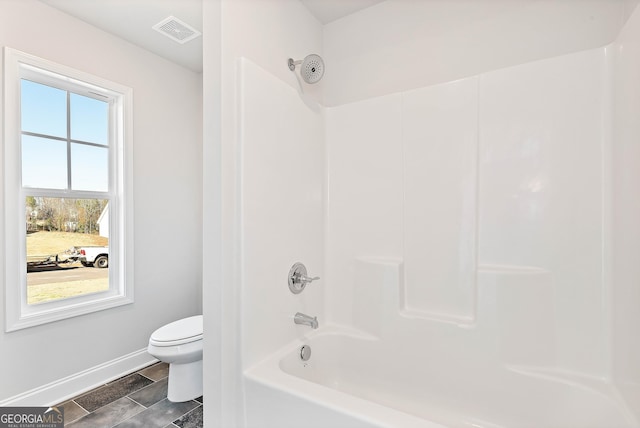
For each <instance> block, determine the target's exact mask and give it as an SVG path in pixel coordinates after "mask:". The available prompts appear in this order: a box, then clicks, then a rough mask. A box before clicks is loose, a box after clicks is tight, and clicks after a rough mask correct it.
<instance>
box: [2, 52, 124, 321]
mask: <svg viewBox="0 0 640 428" xmlns="http://www.w3.org/2000/svg"><path fill="white" fill-rule="evenodd" d="M4 79H5V106H4V115H5V135H4V146H5V147H4V154H5V158H4V168H5V169H4V171H5V177H4V178H5V184H4V186H5V187H4V213H5V269H6V275H5V295H6V301H5V304H6V316H7V320H6V330H7V331H12V330H16V329H20V328H26V327H31V326H34V325H38V324H42V323H46V322H51V321H56V320H59V319H63V318H68V317H72V316H77V315H81V314H85V313H89V312H93V311H97V310H102V309H107V308H110V307H114V306H119V305H122V304H126V303H131V302H132V301H133V281H132V276H133V275H132V268H131V266H132V254H133V248H132V242H133V240H132V236H131V235H132V234H131V233H127V230H128V229H129V228H130V225H131V223H132V218H133V211H132V209H133V204H132V199H131V197H132V192H131V189H132V183H131V165H132V163H131V152H132V151H131V144H130V141H131V131H130V129H131V99H132V91H131V89H130V88H127V87H124V86H122V85H119V84H116V83H113V82H109V81H106V80H104V79H101V78H98V77H96V76H92V75H89V74H87V73H84V72H80V71H77V70H74V69H71V68H69V67H65V66H62V65H58V64H55V63H52V62H49V61H46V60H43V59H40V58H37V57H34V56H32V55H28V54H25V53H22V52H19V51H16V50H13V49H10V48H5V69H4Z"/></svg>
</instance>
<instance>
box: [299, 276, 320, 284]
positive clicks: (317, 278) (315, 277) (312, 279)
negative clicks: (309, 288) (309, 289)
mask: <svg viewBox="0 0 640 428" xmlns="http://www.w3.org/2000/svg"><path fill="white" fill-rule="evenodd" d="M298 279H299V281H300V282H304V283H306V284H309V283H310V282H313V281H317V280H319V279H320V277H319V276H314V277H313V278H310V277H308V276H306V275H300V276H299V277H298Z"/></svg>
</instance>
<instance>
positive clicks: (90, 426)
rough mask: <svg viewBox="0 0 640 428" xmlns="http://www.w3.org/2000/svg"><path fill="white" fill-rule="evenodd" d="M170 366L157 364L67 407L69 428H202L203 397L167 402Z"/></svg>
mask: <svg viewBox="0 0 640 428" xmlns="http://www.w3.org/2000/svg"><path fill="white" fill-rule="evenodd" d="M168 375H169V366H168V365H167V364H166V363H157V364H154V365H151V366H149V367H146V368H144V369H142V370H139V371H137V372H135V373H131V374H129V375H127V376H124V377H122V378H120V379H117V380H114V381H113V382H109V383H107V384H105V385H103V386H100V387H98V388H96V389H94V390H92V391H89V392H86V393H84V394H82V395H79V396H77V397H75V398H73V399H72V400H69V401H67V402H65V403H62V404H59V406H63V407H64V420H65V423H64V426H65V427H70V428H113V427H118V428H137V427H140V428H202V397H200V398H197V399H195V400H192V401H187V402H185V403H172V402H171V401H169V400H168V399H167V379H168V378H167V376H168Z"/></svg>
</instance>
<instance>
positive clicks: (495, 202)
mask: <svg viewBox="0 0 640 428" xmlns="http://www.w3.org/2000/svg"><path fill="white" fill-rule="evenodd" d="M603 59H604V51H603V50H602V49H598V50H591V51H585V52H580V53H576V54H571V55H565V56H561V57H557V58H552V59H547V60H541V61H536V62H532V63H527V64H523V65H520V66H516V67H510V68H505V69H502V70H498V71H493V72H489V73H485V74H482V75H480V76H477V77H471V78H467V79H464V80H459V81H455V82H450V83H446V84H441V85H436V86H432V87H427V88H423V89H416V90H412V91H407V92H403V93H401V94H396V95H389V96H384V97H380V98H375V99H372V100H366V101H362V102H357V103H352V104H347V105H344V106H340V107H334V108H331V109H329V111H328V113H327V129H328V132H327V136H328V138H327V144H328V146H329V149H328V153H329V155H328V166H329V189H328V194H329V200H328V204H329V216H328V222H329V226H328V243H329V244H328V247H327V255H326V258H327V266H328V286H327V288H328V302H327V308H328V310H329V311H330V313H331V315H332V317H333V318H332V319H334V320H335V321H337V322H340V323H350V322H351V316H352V312H351V308H352V305H353V302H354V301H355V300H356V299H357V298H358V296H355V295H351V291H350V290H351V289H352V288H353V287H355V286H356V284H357V278H355V277H354V272H355V268H356V264H357V259H363V258H365V259H371V258H383V259H400V260H403V261H404V274H403V281H404V285H403V289H402V290H403V292H402V301H401V307H400V308H398V310H401V311H402V312H403V313H404V314H405V315H406V316H410V317H414V318H419V319H420V318H421V319H424V320H439V321H441V322H445V323H450V322H455V323H461V324H467V323H473V322H474V320H475V318H476V310H477V300H479V299H480V300H482V299H486V297H485V296H482V295H479V294H480V293H482V292H483V290H481V289H479V288H478V285H477V283H476V276H477V270H478V269H481V270H486V269H487V268H488V267H489V266H490V267H491V270H492V272H494V273H495V272H496V271H500V272H503V273H502V275H505V276H506V278H507V279H508V278H509V277H510V276H509V275H513V272H514V270H518V269H535V270H536V271H540V272H550V273H551V276H552V277H553V289H554V293H555V298H554V302H553V303H554V305H551V304H550V303H551V302H545V305H544V308H547V307H554V306H555V308H556V310H555V313H548V314H546V317H547V318H550V319H551V320H552V321H551V324H553V325H554V327H555V333H556V338H557V341H556V343H555V350H554V355H555V361H554V364H555V365H557V366H558V367H561V368H564V369H566V370H570V371H575V372H580V373H585V374H594V375H601V374H603V373H604V372H605V367H606V352H605V351H604V348H605V340H606V331H605V330H606V327H607V325H606V324H605V319H604V317H605V313H604V310H603V306H604V305H605V304H606V303H607V301H606V300H604V298H603V292H604V283H603V272H602V264H603V258H602V252H603V241H602V239H603V238H602V235H603V233H604V231H603V228H602V222H603V219H602V210H603V202H602V195H603V171H602V165H601V163H602V157H601V154H602V150H603V148H604V147H608V146H607V144H609V141H606V140H604V139H603V136H604V135H605V130H604V128H603V126H604V114H605V111H604V109H605V104H604V99H603V97H604V89H605V87H604V83H605V73H604V70H605V69H604V61H603ZM576 156H579V158H580V162H576ZM496 266H500V267H499V268H496ZM499 276H500V275H499ZM500 280H501V281H502V279H500ZM539 286H540V287H543V286H544V284H540V285H539ZM345 296H347V297H349V296H351V298H347V299H345ZM500 304H507V305H509V304H510V303H509V302H508V301H503V302H501V303H500ZM505 309H506V308H502V307H498V308H497V310H499V311H501V310H505ZM523 310H524V311H529V312H530V319H531V320H533V319H537V318H536V316H537V315H536V314H537V312H538V311H539V310H542V308H539V307H536V305H533V304H532V305H531V307H530V308H528V309H523ZM484 315H485V316H486V314H484ZM521 315H522V316H524V317H525V318H526V314H521ZM478 316H483V314H479V315H478ZM443 328H448V327H446V326H444V325H443ZM433 345H434V346H438V345H437V344H436V343H434V344H433ZM545 346H546V344H545ZM585 349H589V352H588V353H585V352H584V350H585Z"/></svg>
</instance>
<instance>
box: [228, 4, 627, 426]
mask: <svg viewBox="0 0 640 428" xmlns="http://www.w3.org/2000/svg"><path fill="white" fill-rule="evenodd" d="M636 40H640V14H639V13H638V12H637V11H636V13H635V14H634V15H633V16H632V17H631V19H630V20H629V22H628V23H627V24H626V26H625V28H624V29H623V30H622V32H621V33H620V36H619V37H618V39H617V40H616V42H614V43H613V44H611V45H607V46H606V47H603V48H598V49H589V50H584V51H579V52H575V53H570V54H564V55H560V56H556V57H553V58H549V59H543V60H539V61H534V62H527V63H524V64H521V65H517V66H512V67H507V68H501V69H498V70H494V71H485V72H483V73H481V74H477V75H475V76H471V77H466V78H463V79H460V80H455V81H451V82H445V83H440V84H437V85H431V86H425V87H420V88H418V89H410V90H404V91H402V92H396V93H393V94H391V95H384V96H381V97H375V98H368V99H363V100H360V101H356V102H352V103H350V104H343V105H338V106H336V107H330V108H321V107H317V106H314V104H313V102H311V101H310V100H309V97H307V96H300V93H299V92H298V90H297V89H296V85H295V84H292V83H291V82H289V81H288V80H287V81H285V80H281V79H283V77H282V76H279V75H277V74H278V73H273V74H272V72H271V67H270V66H267V67H266V68H261V67H260V66H257V65H255V64H254V63H253V62H252V61H250V60H241V61H239V62H236V65H235V68H236V69H237V70H238V72H237V74H236V82H237V87H238V88H239V92H238V94H239V97H238V105H237V110H236V111H238V112H239V115H238V126H239V127H238V130H239V132H238V141H239V142H241V143H240V146H239V151H238V159H239V163H238V166H239V176H238V177H240V183H241V186H240V188H241V191H240V193H239V195H240V200H239V201H238V206H239V207H241V209H240V212H241V214H242V216H241V217H240V224H239V230H241V231H242V232H241V238H242V239H241V242H242V244H241V254H242V257H241V260H242V265H241V268H240V272H241V276H242V292H241V294H240V295H239V302H240V307H241V311H240V313H239V315H240V324H241V325H242V330H241V331H240V332H241V335H240V343H241V346H240V348H239V354H237V355H239V356H241V359H242V360H241V366H242V368H243V369H244V370H245V381H244V384H243V387H242V388H243V392H244V394H243V397H244V398H243V400H244V420H243V421H241V423H240V424H239V425H238V426H241V425H243V426H248V427H265V428H270V427H275V426H278V427H288V426H291V427H293V426H300V424H305V426H311V427H315V426H317V427H326V426H336V427H350V428H355V427H358V428H360V427H378V426H379V427H393V426H397V427H409V426H416V427H436V426H439V425H442V426H473V425H469V424H470V423H472V422H473V423H475V424H476V426H484V427H492V428H493V427H505V428H506V427H533V426H535V427H536V428H538V427H555V426H563V427H564V426H580V427H581V428H582V427H600V426H603V425H602V424H601V422H602V421H608V422H611V421H613V422H615V424H616V425H615V426H621V427H638V426H640V425H639V424H638V415H639V414H640V413H639V412H640V409H639V408H638V406H637V405H636V406H634V405H633V403H634V402H636V401H637V399H634V397H637V396H638V391H639V390H640V388H639V387H638V385H640V367H638V363H637V361H638V359H635V360H634V358H633V357H634V356H637V355H638V354H639V353H640V344H638V342H637V340H636V339H635V338H633V333H632V331H633V328H632V327H631V326H633V325H637V323H638V321H640V320H639V319H638V317H639V315H637V314H636V313H635V312H637V311H634V310H633V307H634V305H633V302H637V297H638V293H637V291H635V290H634V286H633V278H637V277H638V272H637V268H636V267H635V266H633V263H630V262H629V261H628V260H627V254H629V253H631V254H634V251H635V254H637V253H638V244H637V241H634V240H633V237H635V236H637V235H638V221H637V218H639V217H638V215H639V214H640V208H639V207H637V206H636V205H637V204H636V203H635V202H633V201H629V200H628V199H629V197H628V196H627V195H628V194H629V193H630V192H637V190H638V185H637V183H638V182H640V181H639V180H635V179H636V178H638V177H637V175H638V174H637V173H636V172H635V171H637V170H638V169H640V168H638V167H639V164H640V153H638V151H639V149H638V148H637V146H638V145H637V141H638V138H640V130H639V129H638V127H637V126H636V125H634V119H633V118H634V115H637V113H638V112H639V111H640V105H639V102H638V101H637V95H639V93H640V84H639V83H638V81H637V79H635V80H634V79H633V78H632V76H634V75H636V76H637V75H638V74H639V73H640V51H639V50H638V42H636ZM250 57H251V56H250ZM255 57H258V55H256V56H255ZM327 57H330V55H327ZM252 59H253V58H252ZM259 63H260V64H262V62H260V61H259ZM327 67H328V70H332V69H331V63H330V62H328V63H327ZM326 77H328V76H326ZM334 79H335V74H334ZM328 83H329V81H326V82H325V84H328ZM346 92H348V91H346ZM347 96H350V95H349V94H347V93H345V97H347ZM356 98H357V97H356ZM274 99H277V100H278V102H276V103H274V102H273V101H274ZM323 134H325V135H323ZM426 142H428V143H429V144H427V143H426ZM425 165H426V167H425ZM621 166H624V167H625V171H628V172H627V173H622V172H620V171H619V167H621ZM255 171H260V174H252V172H255ZM323 175H324V177H325V178H326V180H324V182H323V180H322V176H323ZM452 189H455V191H452ZM291 195H296V196H299V197H298V198H297V199H295V201H296V203H295V204H293V205H287V201H289V200H290V199H288V197H289V196H291ZM265 214H267V215H265ZM425 219H426V220H425ZM614 220H615V221H614ZM318 224H324V227H323V228H319V229H318V228H316V229H309V225H318ZM269 237H270V238H269ZM274 242H277V244H276V245H277V246H278V249H279V250H280V249H281V250H282V251H273V248H274V247H273V246H272V245H271V244H272V243H274ZM323 248H324V251H322V249H323ZM319 250H320V251H319ZM323 259H324V260H323ZM295 261H303V262H305V263H307V265H308V267H310V269H309V270H310V274H312V275H320V276H321V277H322V281H320V282H319V283H317V284H316V283H314V284H313V285H311V286H310V288H309V289H308V290H306V291H305V292H304V293H303V294H301V295H299V296H293V295H290V294H289V292H288V289H287V287H286V282H285V281H286V280H285V279H284V276H285V275H286V271H288V268H289V267H290V266H289V264H291V263H293V262H295ZM432 261H434V262H437V263H432ZM309 265H311V266H309ZM282 272H284V274H282ZM419 280H424V281H419ZM449 283H455V284H456V287H446V286H443V285H444V284H449ZM297 311H301V312H305V313H309V314H310V315H318V317H319V321H320V325H321V328H320V329H319V330H318V331H316V332H310V330H309V329H308V327H305V326H296V325H294V324H293V321H292V316H293V314H294V313H295V312H297ZM302 343H308V344H310V345H311V346H312V349H313V355H312V359H311V362H310V364H309V366H308V367H307V368H309V370H306V369H307V368H304V369H302V368H301V366H300V365H298V366H296V365H295V364H297V363H298V362H295V363H294V362H292V361H291V360H292V359H295V358H294V356H295V351H296V349H297V348H298V347H299V346H300V345H301V344H302ZM402 351H405V353H404V354H403V352H402ZM338 354H339V355H338ZM405 354H408V355H410V357H406V358H405ZM392 355H393V357H394V358H391V356H392ZM385 356H386V357H385ZM417 357H423V358H424V359H430V361H429V362H430V363H431V364H430V365H425V366H423V367H417V366H416V361H418V360H416V361H414V364H410V363H411V362H412V361H413V360H412V358H417ZM361 359H366V361H368V362H369V365H368V366H366V367H367V368H368V369H369V370H367V371H362V370H360V371H358V370H359V368H362V367H363V366H360V365H358V364H357V363H358V362H359V361H360V360H361ZM420 361H423V360H422V359H421V360H420ZM390 362H392V363H393V365H394V366H396V367H395V368H394V367H390V366H389V363H390ZM349 368H350V369H351V370H349ZM392 374H394V375H395V376H396V377H395V378H396V380H397V382H396V381H393V378H389V377H386V378H385V376H391V375H392ZM489 375H492V376H489ZM305 379H306V380H305ZM389 379H391V380H389ZM402 379H404V381H403V380H402ZM435 381H438V382H439V383H438V382H435ZM385 382H386V383H385ZM375 383H378V385H377V386H376V385H374V384H375ZM451 384H453V385H454V386H453V388H452V389H449V388H451ZM349 385H350V386H349ZM421 385H423V388H421ZM465 386H469V387H470V390H466V391H465V389H464V388H465ZM405 387H406V388H405ZM411 388H414V389H413V390H412V389H411ZM390 391H392V392H393V394H392V396H393V397H395V402H394V400H393V399H391V400H380V399H379V397H380V395H384V394H385V392H386V393H389V392H390ZM416 391H422V392H424V393H425V394H426V396H427V398H426V399H425V401H424V403H426V404H425V407H426V408H427V409H428V411H426V412H422V411H416V410H415V408H414V409H412V408H411V405H410V400H409V401H405V400H402V397H403V394H406V395H407V397H411V396H415V392H416ZM523 391H524V392H523ZM412 392H413V393H414V394H411V393H412ZM448 393H450V394H451V397H453V398H452V399H451V400H449V401H447V397H444V398H443V397H441V395H445V396H446V394H448ZM460 396H462V397H463V399H460ZM429 397H430V398H429ZM549 397H551V398H552V401H553V402H554V403H555V404H558V406H557V407H555V408H554V407H553V406H552V404H553V403H551V404H550V403H547V405H546V407H545V405H544V403H543V402H542V401H540V400H543V399H545V398H549ZM438 400H440V401H438ZM474 400H480V403H482V404H483V406H479V407H474V404H473V403H474ZM509 400H512V401H509ZM421 403H422V402H420V401H418V404H417V406H416V407H420V404H421ZM627 403H628V404H627ZM505 405H506V406H510V407H511V408H512V409H517V411H518V412H519V413H518V412H516V411H515V410H514V411H513V412H511V411H509V410H508V409H504V411H502V410H503V409H501V408H500V407H505ZM572 406H576V407H577V408H579V409H580V412H573V413H575V414H574V416H575V418H574V419H571V414H572V411H571V409H572V408H573V407H572ZM540 407H543V408H545V409H546V410H539V409H540ZM590 412H591V413H590ZM522 413H526V415H527V417H526V418H521V419H518V414H520V415H522ZM430 414H431V415H432V416H430ZM572 424H573V425H572ZM607 426H610V425H607Z"/></svg>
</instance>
